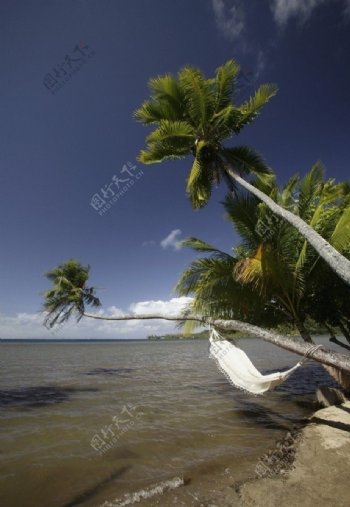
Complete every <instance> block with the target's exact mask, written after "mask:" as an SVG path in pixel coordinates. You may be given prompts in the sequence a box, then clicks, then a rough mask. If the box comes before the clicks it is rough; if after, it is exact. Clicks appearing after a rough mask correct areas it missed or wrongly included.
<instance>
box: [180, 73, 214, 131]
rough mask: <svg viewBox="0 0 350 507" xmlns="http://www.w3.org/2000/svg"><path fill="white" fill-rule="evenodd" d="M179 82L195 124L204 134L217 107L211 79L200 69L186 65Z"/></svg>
mask: <svg viewBox="0 0 350 507" xmlns="http://www.w3.org/2000/svg"><path fill="white" fill-rule="evenodd" d="M179 84H180V86H181V89H182V91H183V94H184V103H185V107H186V109H187V112H188V115H189V117H190V118H191V120H192V121H191V123H192V125H193V126H195V127H197V128H199V129H200V133H201V134H203V133H204V130H205V128H206V125H207V123H208V121H209V119H210V117H211V116H212V114H213V111H214V108H215V94H214V91H213V88H212V84H211V81H210V80H207V79H205V77H204V75H203V74H202V72H201V71H200V70H199V69H196V68H195V67H190V66H187V67H184V68H183V69H181V70H180V72H179Z"/></svg>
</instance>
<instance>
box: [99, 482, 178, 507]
mask: <svg viewBox="0 0 350 507" xmlns="http://www.w3.org/2000/svg"><path fill="white" fill-rule="evenodd" d="M184 484H185V481H184V479H183V478H182V477H174V478H173V479H169V480H168V481H163V482H160V483H159V484H156V485H155V486H150V487H149V488H145V489H141V490H139V491H135V492H134V493H126V494H125V495H124V499H117V498H116V499H115V500H114V501H113V502H104V503H103V504H102V505H101V507H126V506H127V505H134V504H135V503H139V502H141V500H144V499H149V498H152V497H153V496H156V495H162V494H163V493H165V491H169V490H171V489H176V488H179V487H180V486H184Z"/></svg>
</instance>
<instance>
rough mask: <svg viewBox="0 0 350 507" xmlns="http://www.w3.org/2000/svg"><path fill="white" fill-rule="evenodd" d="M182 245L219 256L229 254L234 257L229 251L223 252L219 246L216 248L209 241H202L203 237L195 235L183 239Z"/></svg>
mask: <svg viewBox="0 0 350 507" xmlns="http://www.w3.org/2000/svg"><path fill="white" fill-rule="evenodd" d="M181 246H182V247H188V248H192V250H194V251H195V252H207V253H214V254H217V255H219V256H224V257H226V256H228V257H230V258H231V259H232V256H231V255H229V254H228V253H226V252H223V251H222V250H219V249H218V248H215V247H214V246H212V245H209V243H206V242H205V241H202V240H201V239H199V238H195V237H193V236H192V237H190V238H186V239H184V240H183V241H181Z"/></svg>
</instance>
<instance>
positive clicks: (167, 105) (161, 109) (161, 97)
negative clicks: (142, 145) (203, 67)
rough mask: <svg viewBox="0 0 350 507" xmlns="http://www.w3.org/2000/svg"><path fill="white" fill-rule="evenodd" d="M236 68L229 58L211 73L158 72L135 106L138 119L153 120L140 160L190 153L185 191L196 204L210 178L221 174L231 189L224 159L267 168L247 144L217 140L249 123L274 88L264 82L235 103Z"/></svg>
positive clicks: (243, 167) (244, 167)
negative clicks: (227, 144) (233, 144)
mask: <svg viewBox="0 0 350 507" xmlns="http://www.w3.org/2000/svg"><path fill="white" fill-rule="evenodd" d="M238 73H239V66H238V64H237V63H236V62H235V61H234V60H229V61H228V62H226V63H225V64H224V65H222V66H220V67H219V68H218V69H217V71H216V75H215V77H214V78H212V79H206V78H205V76H204V75H203V73H202V72H201V71H200V70H199V69H197V68H194V67H189V66H187V67H184V68H183V69H181V70H180V72H179V73H178V75H177V76H176V77H175V76H172V75H171V74H166V75H164V76H158V77H156V78H153V79H151V80H150V81H149V88H150V92H151V97H150V99H149V100H147V101H146V102H144V104H143V105H142V106H141V107H140V108H139V109H138V110H137V111H136V112H135V117H136V119H137V120H139V121H140V122H142V123H143V124H145V125H154V126H155V128H154V130H153V131H152V132H151V133H150V134H149V136H148V137H147V139H146V143H147V149H146V150H142V151H141V153H140V155H139V160H140V161H141V162H143V163H145V164H152V163H155V162H162V161H163V160H166V159H177V158H184V157H186V156H187V155H191V154H192V155H193V156H194V162H193V164H192V168H191V170H190V173H189V176H188V179H187V192H188V194H189V197H190V199H191V202H192V205H193V207H195V208H200V207H203V206H204V205H205V204H206V203H207V202H208V199H209V197H210V195H211V191H212V187H213V184H214V183H217V182H219V181H220V179H221V178H222V177H223V178H225V180H226V182H227V183H228V185H229V187H230V188H231V189H233V186H234V183H233V181H232V179H231V177H230V176H229V174H228V172H227V164H234V165H235V166H236V167H238V168H239V171H240V172H241V173H243V174H246V173H249V172H253V173H255V174H258V175H261V176H262V175H267V174H270V172H271V171H270V169H269V168H268V167H267V166H266V165H265V163H264V162H263V160H262V159H261V157H260V156H259V155H258V154H257V153H255V152H254V151H253V150H252V149H251V148H248V147H246V146H236V147H234V148H227V147H224V146H223V144H222V143H223V141H224V140H225V139H227V138H229V137H232V136H233V135H236V134H238V133H239V132H240V131H241V130H242V128H243V127H244V126H245V125H247V124H249V123H251V122H252V121H253V120H254V119H255V118H256V117H257V115H258V114H259V112H260V111H261V109H262V107H263V106H264V105H265V104H266V103H267V102H268V101H269V100H270V98H271V97H273V96H274V95H275V94H276V92H277V87H276V86H275V85H272V84H265V85H262V86H260V87H259V89H258V90H257V91H256V93H255V94H254V96H253V97H251V98H250V99H249V100H246V101H245V102H243V103H242V104H240V105H237V104H235V102H234V96H235V88H236V81H237V76H238Z"/></svg>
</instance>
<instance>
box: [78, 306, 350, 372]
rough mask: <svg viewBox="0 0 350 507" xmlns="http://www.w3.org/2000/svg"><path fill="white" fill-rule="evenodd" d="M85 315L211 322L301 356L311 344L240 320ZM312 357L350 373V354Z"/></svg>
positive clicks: (321, 352) (327, 352)
mask: <svg viewBox="0 0 350 507" xmlns="http://www.w3.org/2000/svg"><path fill="white" fill-rule="evenodd" d="M84 316H85V317H90V318H92V319H99V320H115V321H118V320H151V319H163V320H172V321H185V320H194V321H196V322H201V323H202V324H204V325H209V324H211V325H213V326H215V327H217V328H219V329H222V330H224V331H242V332H243V333H246V334H247V335H250V336H255V337H256V338H261V339H262V340H264V341H266V342H269V343H273V344H274V345H277V346H278V347H281V348H283V349H285V350H289V351H290V352H294V353H295V354H299V355H300V356H305V355H306V354H308V353H309V352H310V344H307V343H305V342H303V341H301V340H294V339H293V338H288V337H285V336H283V335H280V334H278V333H276V332H275V331H270V330H267V329H263V328H261V327H258V326H254V325H252V324H247V323H245V322H241V321H239V320H221V319H210V318H208V317H198V316H195V315H187V316H186V317H184V316H183V315H174V316H170V315H124V316H122V317H101V316H100V315H93V314H87V313H84ZM310 357H311V358H312V359H314V360H315V361H318V362H319V363H321V364H324V365H328V366H333V367H335V368H337V369H340V370H342V372H347V373H348V374H350V356H348V355H345V354H339V352H333V351H332V350H329V349H318V350H316V351H314V352H312V354H311V356H310ZM349 378H350V377H349Z"/></svg>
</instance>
